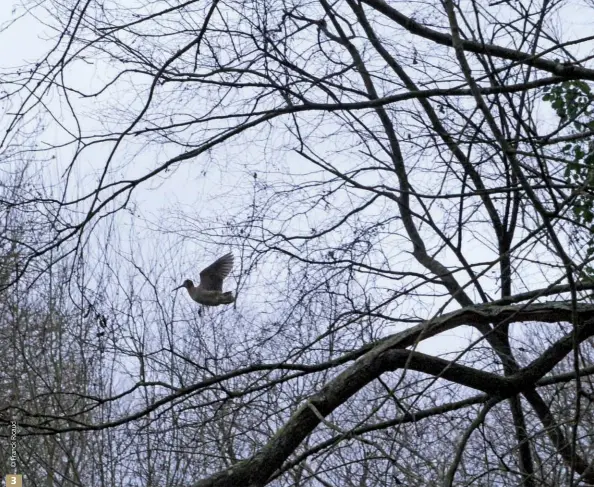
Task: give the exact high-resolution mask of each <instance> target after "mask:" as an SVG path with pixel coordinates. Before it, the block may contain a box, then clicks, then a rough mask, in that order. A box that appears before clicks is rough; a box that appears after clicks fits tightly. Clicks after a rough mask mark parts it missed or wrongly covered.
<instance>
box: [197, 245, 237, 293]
mask: <svg viewBox="0 0 594 487" xmlns="http://www.w3.org/2000/svg"><path fill="white" fill-rule="evenodd" d="M231 269H233V254H231V253H228V254H227V255H223V257H221V258H219V259H217V260H215V261H214V262H213V263H212V264H210V265H209V266H208V267H207V268H206V269H204V270H203V271H202V272H201V273H200V286H199V287H200V288H202V289H205V290H207V291H222V290H223V279H225V277H227V276H228V275H229V273H230V272H231Z"/></svg>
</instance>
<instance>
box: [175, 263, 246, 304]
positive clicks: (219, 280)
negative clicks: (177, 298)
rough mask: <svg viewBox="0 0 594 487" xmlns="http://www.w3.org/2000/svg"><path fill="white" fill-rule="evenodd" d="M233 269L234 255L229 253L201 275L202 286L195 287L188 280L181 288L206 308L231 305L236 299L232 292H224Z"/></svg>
mask: <svg viewBox="0 0 594 487" xmlns="http://www.w3.org/2000/svg"><path fill="white" fill-rule="evenodd" d="M232 269H233V254H231V253H228V254H226V255H223V257H220V258H219V259H217V260H215V261H214V262H213V263H212V264H210V265H209V266H208V267H207V268H206V269H204V270H203V271H202V272H201V273H200V284H199V285H198V286H194V283H193V282H192V280H191V279H186V280H185V281H184V283H183V284H182V285H181V286H178V287H176V288H175V289H174V291H177V290H178V289H180V288H182V287H185V288H186V289H187V290H188V294H189V295H190V297H191V298H192V299H193V300H194V301H196V302H197V303H200V304H203V305H205V306H219V305H220V304H231V303H233V302H234V301H235V297H234V296H233V293H232V292H231V291H228V292H226V293H224V292H223V280H224V279H225V277H227V276H228V275H229V273H230V272H231V270H232Z"/></svg>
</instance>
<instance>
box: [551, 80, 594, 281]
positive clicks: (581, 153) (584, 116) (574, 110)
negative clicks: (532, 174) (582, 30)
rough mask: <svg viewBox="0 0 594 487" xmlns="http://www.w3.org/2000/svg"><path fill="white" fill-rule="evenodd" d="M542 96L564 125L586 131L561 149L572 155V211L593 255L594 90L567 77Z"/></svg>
mask: <svg viewBox="0 0 594 487" xmlns="http://www.w3.org/2000/svg"><path fill="white" fill-rule="evenodd" d="M544 91H545V95H544V96H543V100H544V101H547V102H549V103H550V104H551V107H552V108H553V109H554V110H555V112H556V113H557V115H558V116H559V118H560V123H561V125H562V126H563V128H568V129H569V130H570V131H571V132H573V134H575V135H578V136H579V135H582V134H583V135H584V137H581V138H576V139H575V140H573V141H570V142H568V143H567V144H565V146H564V147H563V148H562V149H561V150H562V152H563V154H565V156H566V157H568V158H569V161H568V163H567V167H566V168H565V179H566V180H567V182H568V183H569V184H573V185H574V186H577V189H576V191H575V193H574V196H575V199H574V206H573V213H574V216H575V218H576V221H577V222H578V223H579V224H581V225H583V226H584V227H586V228H588V229H589V230H590V234H591V235H590V238H589V240H588V244H587V249H586V255H587V257H588V258H589V257H591V256H592V255H594V141H593V139H594V138H593V137H592V136H591V135H590V136H588V135H587V134H590V133H591V132H592V131H593V130H594V94H593V93H592V89H591V88H590V86H589V85H588V84H587V83H586V82H584V81H564V82H563V83H560V84H558V85H555V86H552V87H546V88H545V89H544ZM583 277H584V278H588V277H589V278H594V267H592V266H588V267H586V269H585V271H584V276H583Z"/></svg>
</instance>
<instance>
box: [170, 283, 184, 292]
mask: <svg viewBox="0 0 594 487" xmlns="http://www.w3.org/2000/svg"><path fill="white" fill-rule="evenodd" d="M182 287H184V285H183V284H182V285H181V286H177V287H176V288H175V289H172V290H171V292H173V291H177V290H178V289H181V288H182Z"/></svg>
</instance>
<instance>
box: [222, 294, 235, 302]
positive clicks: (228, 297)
mask: <svg viewBox="0 0 594 487" xmlns="http://www.w3.org/2000/svg"><path fill="white" fill-rule="evenodd" d="M219 302H220V304H231V303H233V302H235V296H233V292H232V291H227V292H226V293H223V294H222V295H221V299H220V301H219Z"/></svg>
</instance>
